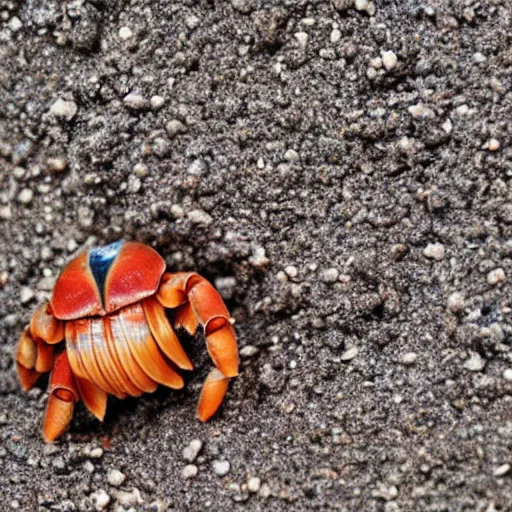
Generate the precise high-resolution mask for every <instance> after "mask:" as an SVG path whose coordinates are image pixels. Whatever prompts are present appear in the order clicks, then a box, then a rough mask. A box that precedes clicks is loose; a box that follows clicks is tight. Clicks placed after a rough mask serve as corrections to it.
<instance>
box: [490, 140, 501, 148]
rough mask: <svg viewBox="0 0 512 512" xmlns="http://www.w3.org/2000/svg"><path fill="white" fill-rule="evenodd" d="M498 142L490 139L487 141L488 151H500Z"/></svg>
mask: <svg viewBox="0 0 512 512" xmlns="http://www.w3.org/2000/svg"><path fill="white" fill-rule="evenodd" d="M500 146H501V144H500V141H499V140H498V139H491V140H489V144H488V148H489V151H498V149H500Z"/></svg>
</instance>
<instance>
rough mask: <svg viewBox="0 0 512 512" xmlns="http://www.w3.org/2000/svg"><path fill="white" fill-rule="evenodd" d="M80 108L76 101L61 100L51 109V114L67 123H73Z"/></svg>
mask: <svg viewBox="0 0 512 512" xmlns="http://www.w3.org/2000/svg"><path fill="white" fill-rule="evenodd" d="M77 111H78V107H77V105H76V103H75V102H74V101H66V100H63V99H62V98H59V99H58V100H57V101H56V102H55V103H54V104H53V105H52V106H51V107H50V114H52V115H54V116H55V117H58V118H60V119H65V120H66V121H71V119H73V118H74V117H75V115H76V113H77Z"/></svg>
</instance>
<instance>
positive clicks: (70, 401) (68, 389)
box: [43, 351, 79, 443]
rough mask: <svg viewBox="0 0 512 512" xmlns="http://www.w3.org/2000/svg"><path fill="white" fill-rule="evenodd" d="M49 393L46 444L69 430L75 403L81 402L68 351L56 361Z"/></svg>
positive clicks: (46, 415) (45, 432)
mask: <svg viewBox="0 0 512 512" xmlns="http://www.w3.org/2000/svg"><path fill="white" fill-rule="evenodd" d="M48 391H49V393H50V397H49V398H48V403H47V404H46V411H45V415H44V420H43V437H44V439H45V441H46V442H48V443H51V442H52V441H55V439H57V438H58V437H59V436H61V435H62V434H63V433H64V432H65V431H66V430H67V428H68V426H69V423H70V421H71V418H72V417H73V409H74V407H75V402H77V401H78V400H79V394H78V389H77V386H76V382H75V378H74V376H73V371H72V370H71V366H70V365H69V361H68V356H67V354H66V351H64V352H61V353H60V354H59V355H58V356H57V358H56V359H55V364H54V366H53V370H52V374H51V377H50V387H49V390H48Z"/></svg>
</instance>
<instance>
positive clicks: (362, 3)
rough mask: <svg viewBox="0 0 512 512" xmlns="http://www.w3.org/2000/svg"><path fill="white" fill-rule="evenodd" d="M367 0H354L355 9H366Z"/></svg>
mask: <svg viewBox="0 0 512 512" xmlns="http://www.w3.org/2000/svg"><path fill="white" fill-rule="evenodd" d="M368 4H369V2H368V0H356V1H355V3H354V7H355V8H356V10H357V11H366V10H367V9H368Z"/></svg>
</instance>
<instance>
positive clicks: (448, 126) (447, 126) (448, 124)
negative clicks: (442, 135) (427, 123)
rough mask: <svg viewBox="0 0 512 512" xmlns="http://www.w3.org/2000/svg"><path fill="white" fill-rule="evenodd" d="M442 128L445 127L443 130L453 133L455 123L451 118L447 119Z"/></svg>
mask: <svg viewBox="0 0 512 512" xmlns="http://www.w3.org/2000/svg"><path fill="white" fill-rule="evenodd" d="M442 128H443V130H444V131H445V132H446V133H448V134H450V133H452V130H453V123H452V122H451V120H450V119H447V120H446V121H445V122H444V123H443V125H442Z"/></svg>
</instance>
